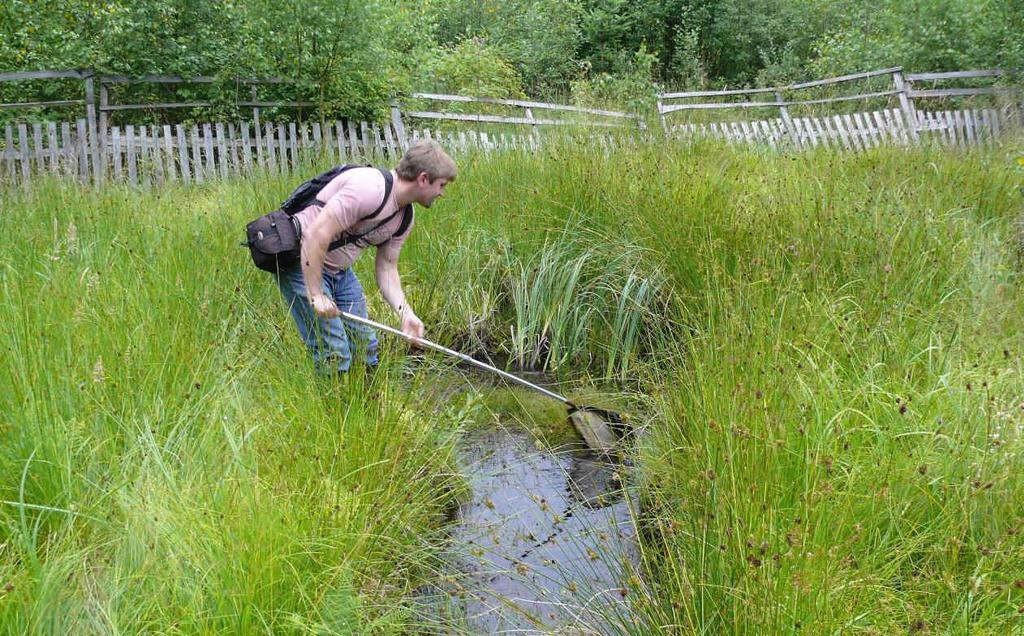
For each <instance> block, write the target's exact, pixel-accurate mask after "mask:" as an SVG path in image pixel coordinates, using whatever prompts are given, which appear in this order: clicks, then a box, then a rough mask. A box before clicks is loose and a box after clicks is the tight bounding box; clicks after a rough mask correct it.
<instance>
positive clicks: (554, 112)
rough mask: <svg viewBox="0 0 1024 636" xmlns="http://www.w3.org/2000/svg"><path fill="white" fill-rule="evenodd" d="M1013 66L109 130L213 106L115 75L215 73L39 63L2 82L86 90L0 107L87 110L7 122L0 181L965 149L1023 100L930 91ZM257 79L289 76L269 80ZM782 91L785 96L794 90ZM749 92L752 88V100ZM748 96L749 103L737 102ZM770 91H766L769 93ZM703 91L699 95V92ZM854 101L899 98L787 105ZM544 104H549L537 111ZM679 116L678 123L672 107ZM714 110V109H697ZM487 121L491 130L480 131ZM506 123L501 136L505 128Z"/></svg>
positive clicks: (424, 97)
mask: <svg viewBox="0 0 1024 636" xmlns="http://www.w3.org/2000/svg"><path fill="white" fill-rule="evenodd" d="M1002 75H1004V73H1003V72H1002V71H998V70H983V71H954V72H947V73H920V74H909V75H904V74H903V69H902V68H899V67H895V68H890V69H882V70H878V71H867V72H863V73H854V74H851V75H845V76H842V77H835V78H828V79H824V80H816V81H813V82H805V83H801V84H792V85H788V86H780V87H770V88H753V89H735V90H723V91H693V92H683V93H662V94H659V95H658V100H657V108H658V111H657V114H658V117H659V118H660V120H661V127H660V130H654V131H652V130H648V129H647V128H646V127H645V123H644V120H643V118H642V117H638V116H637V115H635V114H627V113H622V112H617V111H608V110H598V109H588V108H581V107H578V106H571V105H566V104H550V103H543V102H534V101H525V100H507V99H493V98H478V97H466V96H459V95H442V94H430V93H418V94H414V95H411V96H410V98H411V99H414V100H417V103H420V104H422V103H442V104H453V103H454V104H458V105H459V107H460V112H451V111H450V110H445V109H444V108H443V107H442V108H439V109H435V110H429V109H426V110H424V109H418V110H413V109H410V110H404V111H403V110H402V109H401V108H400V107H399V105H398V104H397V103H395V104H393V105H392V109H391V120H390V121H389V122H387V123H381V124H376V123H367V122H358V123H357V122H352V121H331V122H319V121H316V122H290V123H261V122H260V117H261V109H264V108H273V107H282V106H286V107H287V106H309V104H306V103H304V102H294V103H292V102H261V101H258V100H257V95H256V92H255V88H254V89H253V91H252V95H251V98H250V101H246V102H240V103H239V104H238V105H239V106H245V107H251V108H252V109H253V117H252V119H251V120H249V121H237V122H220V123H207V124H198V125H190V126H185V125H183V124H177V125H160V126H131V125H126V126H124V127H119V126H111V125H109V124H110V118H111V117H112V116H113V114H114V113H116V112H118V111H122V110H139V109H157V110H160V109H174V108H193V107H197V106H203V105H204V104H203V103H191V102H190V103H168V104H116V103H112V102H111V100H110V96H109V91H110V88H111V87H112V86H115V85H117V84H119V83H132V82H155V83H162V84H184V83H197V82H199V83H202V82H207V83H209V82H213V81H214V80H213V78H189V79H184V78H180V77H171V76H151V77H146V78H137V79H132V78H122V77H114V76H109V77H108V76H94V74H92V73H91V72H87V71H32V72H18V73H0V81H24V80H26V79H28V80H49V79H62V80H67V79H73V80H81V81H82V82H83V93H84V99H82V100H70V101H59V102H25V103H18V104H0V108H29V107H40V106H43V107H46V106H54V105H57V106H68V105H71V106H75V107H78V106H83V105H84V107H85V108H84V110H85V117H84V118H79V119H76V120H74V121H73V122H71V121H63V122H45V123H32V124H29V123H24V122H22V123H18V124H15V125H8V126H6V128H5V130H4V131H3V133H4V138H3V139H2V140H0V141H2V142H3V150H2V154H0V165H2V168H0V187H2V186H3V185H4V182H6V184H21V185H22V186H23V187H25V188H27V187H28V186H29V185H30V184H31V181H32V178H33V176H34V175H37V174H43V173H50V174H57V175H65V176H71V177H75V178H77V179H79V180H81V181H82V182H83V183H92V184H94V185H96V186H97V187H98V186H100V185H102V184H104V183H107V182H111V181H113V182H126V183H130V184H133V185H147V186H148V185H161V184H164V183H173V182H181V183H185V184H191V183H202V182H204V181H208V180H212V179H223V178H227V177H229V176H232V175H239V174H248V173H253V172H266V173H280V172H285V171H288V170H292V169H294V168H296V167H299V166H306V165H308V164H309V163H311V162H317V163H320V164H321V165H322V164H323V163H326V162H334V163H342V162H351V163H355V162H387V163H394V162H396V161H397V159H398V157H399V156H400V155H401V153H402V152H404V150H405V149H406V148H408V146H409V145H410V144H411V143H415V142H416V141H417V140H418V139H420V138H433V139H437V140H438V141H440V142H442V144H443V145H444V146H445V147H446V148H447V149H448V150H449V152H451V153H453V154H459V153H464V152H468V151H473V150H480V151H484V152H491V151H495V150H507V149H518V150H524V151H530V152H532V151H536V150H537V149H538V148H539V147H541V146H542V145H543V144H544V143H545V142H546V140H547V139H550V138H551V137H552V136H551V135H549V134H547V133H545V132H542V129H544V128H548V129H551V128H562V129H566V128H567V127H576V128H578V129H579V131H582V133H581V134H580V133H579V132H577V133H574V134H575V135H576V137H578V138H579V141H580V142H581V143H593V144H594V147H595V148H596V149H598V150H600V151H604V152H608V151H610V150H611V149H613V148H615V147H616V146H617V145H618V144H622V143H627V144H636V143H661V142H663V141H664V140H665V139H666V138H677V139H695V138H700V137H712V138H720V139H724V140H725V141H727V142H728V143H733V144H738V143H743V144H755V145H763V146H765V147H768V148H771V149H775V150H788V149H796V148H814V147H818V146H825V147H831V148H836V149H839V150H843V151H857V150H866V149H869V148H873V147H876V146H879V145H882V144H897V145H908V146H909V145H918V144H921V143H936V144H942V145H946V146H953V147H968V146H974V145H978V144H985V143H990V142H992V141H993V140H995V139H997V138H998V137H1000V136H1001V135H1002V134H1004V133H1005V132H1006V131H1007V130H1011V129H1015V130H1018V129H1020V128H1021V127H1022V126H1024V108H1022V107H1021V104H1020V103H1019V101H1018V98H1019V96H1020V94H1021V89H1020V88H1019V87H1007V86H988V87H974V88H970V87H968V88H963V87H960V88H934V86H931V85H930V84H934V82H936V81H950V80H953V81H963V80H965V79H966V80H972V81H973V80H977V79H978V78H993V77H999V76H1002ZM94 80H95V81H98V83H99V88H100V91H99V102H98V105H97V104H94V103H93V102H94V101H95V98H96V96H95V91H94V90H93V87H94V85H93V82H94ZM865 80H871V81H874V82H876V86H875V88H878V86H877V83H878V82H886V83H887V86H886V87H884V90H881V91H879V90H874V89H867V90H870V91H873V92H865V90H864V89H862V90H861V91H860V92H858V93H855V94H845V95H840V96H835V95H831V96H826V97H820V95H817V94H812V95H810V96H809V97H800V96H801V95H806V92H807V91H808V90H810V91H819V90H821V89H822V88H823V87H834V86H838V85H846V84H848V83H851V82H855V83H856V82H862V81H865ZM250 81H251V82H257V83H258V82H264V83H266V82H280V81H283V80H280V79H276V78H271V79H266V80H250ZM784 95H785V96H784ZM979 95H984V96H986V99H991V100H994V102H995V104H996V105H997V106H996V107H991V108H982V109H971V108H961V109H958V110H942V111H938V110H927V107H934V105H935V102H934V101H933V100H936V99H949V98H954V99H958V98H962V97H973V96H979ZM751 96H753V97H751ZM737 97H739V98H740V99H744V100H746V101H739V102H735V101H730V100H732V99H735V98H737ZM766 97H767V99H765V98H766ZM694 99H699V100H701V101H699V102H693V101H692V100H694ZM851 100H865V101H869V102H870V101H872V100H873V103H878V101H879V100H883V101H886V102H888V103H889V105H891V104H892V103H893V102H892V101H890V100H895V101H896V103H898V104H899V108H888V107H886V108H883V109H881V110H873V111H866V112H850V113H844V114H832V115H815V116H807V117H799V116H793V115H792V114H791V113H792V112H793V111H792V110H791V109H805V108H806V107H807V106H809V105H824V104H832V103H837V102H849V101H851ZM467 104H476V105H477V106H478V107H480V108H482V109H489V110H488V111H487V112H482V113H467V112H465V107H466V105H467ZM496 108H503V109H506V110H512V111H513V113H512V115H508V114H504V115H502V114H495V109H496ZM723 109H729V110H737V109H738V110H745V111H747V110H770V111H777V112H778V115H779V116H778V117H762V118H756V117H754V118H750V117H747V118H743V117H733V116H728V117H727V118H725V120H724V121H715V122H710V123H694V122H693V121H690V122H678V121H677V120H675V118H677V117H678V115H673V113H683V112H690V113H694V112H703V113H706V112H710V111H715V110H719V111H720V110H723ZM535 111H538V112H543V113H545V114H541V115H539V116H537V115H535ZM670 115H671V119H670V117H669V116H670ZM697 119H698V121H700V119H708V118H707V117H703V118H697ZM442 120H443V121H445V122H451V123H444V124H437V125H440V126H441V130H443V132H438V128H435V129H434V130H431V129H429V128H417V127H416V125H415V123H419V124H423V123H424V122H431V121H434V122H437V121H442ZM485 129H486V130H489V131H490V133H488V132H484V130H485ZM496 131H497V132H496Z"/></svg>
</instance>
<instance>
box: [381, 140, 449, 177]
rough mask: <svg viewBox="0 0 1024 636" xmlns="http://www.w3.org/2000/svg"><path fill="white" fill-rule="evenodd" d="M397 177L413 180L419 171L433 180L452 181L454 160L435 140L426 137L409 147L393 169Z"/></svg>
mask: <svg viewBox="0 0 1024 636" xmlns="http://www.w3.org/2000/svg"><path fill="white" fill-rule="evenodd" d="M395 172H397V173H398V176H399V178H401V179H405V180H406V181H415V180H416V177H418V176H420V173H421V172H426V173H427V177H428V178H429V179H430V180H431V181H432V182H433V181H436V180H438V179H448V180H449V181H454V180H455V176H456V174H457V172H458V171H457V170H456V169H455V162H454V161H453V160H452V158H451V157H449V156H448V153H446V152H445V151H444V149H442V148H441V145H440V144H438V143H437V142H436V141H432V140H430V139H426V140H424V141H420V142H417V143H415V144H413V145H412V146H410V147H409V149H408V150H406V151H405V154H404V155H403V156H402V160H401V161H399V162H398V167H397V168H396V169H395Z"/></svg>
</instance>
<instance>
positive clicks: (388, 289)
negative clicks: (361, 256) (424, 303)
mask: <svg viewBox="0 0 1024 636" xmlns="http://www.w3.org/2000/svg"><path fill="white" fill-rule="evenodd" d="M377 287H378V288H380V295H381V296H383V297H384V300H385V302H387V304H388V305H390V306H391V308H392V309H394V310H395V313H396V314H398V315H399V316H401V315H402V314H403V313H404V312H407V311H411V309H410V308H409V305H408V302H407V301H406V299H405V292H404V291H403V290H402V279H401V277H400V276H399V275H398V266H397V264H393V263H388V262H386V261H385V262H384V263H378V265H377Z"/></svg>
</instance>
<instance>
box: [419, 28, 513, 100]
mask: <svg viewBox="0 0 1024 636" xmlns="http://www.w3.org/2000/svg"><path fill="white" fill-rule="evenodd" d="M425 68H426V73H424V75H425V78H429V80H428V81H430V82H431V83H430V84H428V85H427V87H428V88H429V89H430V90H432V91H435V92H440V93H447V94H454V95H474V96H477V97H505V98H516V97H525V93H524V92H523V88H522V81H521V79H520V77H519V73H518V72H516V69H515V68H514V67H513V66H512V64H511V63H509V62H508V61H506V60H505V59H504V58H503V57H502V56H501V53H500V52H499V51H498V50H497V49H495V48H494V47H491V46H488V45H487V44H486V43H485V42H483V41H482V40H479V39H476V38H467V39H465V40H462V41H461V42H459V43H458V44H456V45H453V46H449V47H441V48H439V49H436V50H435V51H433V52H432V55H431V56H430V57H429V58H428V59H427V60H426V61H425ZM420 81H421V82H422V81H423V80H420Z"/></svg>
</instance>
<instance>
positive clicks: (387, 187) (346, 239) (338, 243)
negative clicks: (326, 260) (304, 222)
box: [316, 166, 412, 252]
mask: <svg viewBox="0 0 1024 636" xmlns="http://www.w3.org/2000/svg"><path fill="white" fill-rule="evenodd" d="M367 167H368V168H370V167H372V166H367ZM377 170H379V171H380V173H381V175H383V177H384V200H382V201H381V202H380V205H379V206H377V209H376V210H374V211H373V213H372V214H368V215H367V216H364V217H363V218H361V219H359V220H360V221H365V220H367V219H372V218H374V217H376V216H377V215H378V214H380V213H381V210H383V209H384V206H385V205H387V203H388V199H389V198H391V189H392V187H394V185H395V184H394V178H393V177H392V176H391V171H390V170H385V169H383V168H377ZM316 204H317V205H319V206H320V207H324V206H325V205H326V203H324V202H322V201H321V200H320V199H319V198H318V199H316ZM409 207H412V204H410V205H409ZM395 214H398V212H395ZM395 214H392V215H391V216H389V217H388V218H386V219H384V220H383V221H381V222H380V223H378V224H376V225H374V226H373V227H372V228H370V229H369V230H367V231H366V232H363V233H362V234H357V235H355V236H352V235H350V234H342V235H341V237H340V238H338V239H337V240H335V241H332V242H331V244H330V245H328V246H327V251H328V252H330V251H333V250H336V249H338V248H339V247H344V246H345V245H348V244H349V243H355V242H356V241H358V240H359V239H361V238H363V237H364V236H366V235H367V234H370V233H371V232H375V231H377V230H378V229H380V228H381V227H383V226H384V225H387V223H388V222H390V221H391V219H393V218H395ZM402 223H403V227H405V226H407V225H408V224H407V223H406V222H405V219H402ZM388 240H390V239H388Z"/></svg>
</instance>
